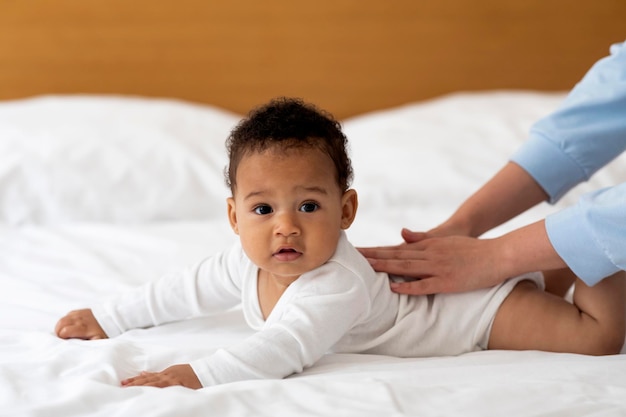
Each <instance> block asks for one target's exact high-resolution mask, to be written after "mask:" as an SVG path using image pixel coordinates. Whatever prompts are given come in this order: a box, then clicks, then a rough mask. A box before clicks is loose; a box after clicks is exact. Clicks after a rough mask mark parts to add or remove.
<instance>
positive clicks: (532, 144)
mask: <svg viewBox="0 0 626 417" xmlns="http://www.w3.org/2000/svg"><path fill="white" fill-rule="evenodd" d="M624 150H626V42H625V43H621V44H616V45H613V46H612V47H611V55H610V56H608V57H605V58H603V59H601V60H600V61H598V62H597V63H596V64H595V65H594V66H593V67H592V68H591V69H590V70H589V72H588V73H587V74H586V75H585V77H584V78H583V79H582V80H581V81H580V82H579V83H578V84H577V85H576V87H574V89H573V90H572V91H571V92H570V94H569V95H568V97H567V98H566V99H565V101H564V102H563V103H562V105H561V106H560V108H559V109H557V110H556V111H555V112H554V113H552V114H551V115H549V116H548V117H546V118H544V119H541V120H539V121H538V122H537V123H536V124H535V125H534V126H533V127H532V128H531V130H530V138H529V140H528V141H527V142H526V143H525V144H524V145H523V146H522V147H521V148H520V149H519V150H518V151H517V153H515V154H514V155H513V157H512V158H511V160H512V161H513V162H515V163H517V164H519V165H520V166H521V167H522V168H524V169H525V170H526V171H527V172H528V173H529V174H530V175H531V176H532V177H533V178H534V179H535V180H536V181H537V182H538V183H539V184H540V185H541V186H542V187H543V189H544V190H545V191H546V192H547V193H548V195H549V197H550V201H551V202H556V201H557V200H558V199H560V198H561V197H562V196H563V194H565V193H566V192H567V191H569V190H570V189H571V188H572V187H574V186H575V185H577V184H578V183H580V182H582V181H586V180H588V179H589V178H590V177H591V176H592V175H593V174H594V173H595V172H596V171H597V170H598V169H600V168H602V167H603V166H604V165H606V164H607V163H608V162H610V161H611V160H613V159H614V158H616V157H617V156H618V155H619V154H621V153H622V152H624ZM546 230H547V233H548V237H549V239H550V242H551V243H552V245H553V246H554V249H555V250H556V251H557V253H558V254H559V256H561V258H562V259H563V260H564V261H565V262H566V263H567V265H568V266H569V267H570V268H571V269H572V270H573V271H574V273H575V274H576V275H578V276H579V277H580V278H581V279H582V280H583V281H585V283H587V284H588V285H593V284H596V283H597V282H599V281H601V280H602V279H603V278H605V277H607V276H609V275H612V274H614V273H615V272H617V271H619V270H626V183H622V184H619V185H615V186H613V187H610V188H606V189H602V190H599V191H595V192H592V193H589V194H586V195H584V196H583V197H582V198H581V199H580V200H579V201H578V202H577V204H575V205H574V206H571V207H568V208H566V209H564V210H562V211H559V212H557V213H555V214H552V215H550V216H548V217H547V218H546Z"/></svg>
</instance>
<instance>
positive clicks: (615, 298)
mask: <svg viewBox="0 0 626 417" xmlns="http://www.w3.org/2000/svg"><path fill="white" fill-rule="evenodd" d="M625 334H626V274H625V273H624V272H619V273H617V274H615V275H612V276H611V277H608V278H606V279H604V280H603V281H601V282H599V283H598V284H596V285H594V286H593V287H589V286H587V285H585V284H584V283H583V282H582V281H581V280H579V279H576V283H575V287H574V298H573V304H571V303H569V302H567V301H566V300H564V299H563V298H561V297H558V296H556V295H554V294H550V293H547V292H544V291H541V290H539V289H538V288H537V287H536V286H535V284H534V283H532V282H530V281H522V282H520V283H519V284H517V286H516V287H515V288H514V289H513V291H512V292H511V294H509V296H508V297H507V298H506V299H505V300H504V302H503V303H502V305H501V306H500V309H499V310H498V313H497V314H496V317H495V319H494V322H493V326H492V330H491V334H490V337H489V349H511V350H545V351H552V352H571V353H581V354H588V355H607V354H615V353H619V352H620V350H621V348H622V345H623V343H624V336H625Z"/></svg>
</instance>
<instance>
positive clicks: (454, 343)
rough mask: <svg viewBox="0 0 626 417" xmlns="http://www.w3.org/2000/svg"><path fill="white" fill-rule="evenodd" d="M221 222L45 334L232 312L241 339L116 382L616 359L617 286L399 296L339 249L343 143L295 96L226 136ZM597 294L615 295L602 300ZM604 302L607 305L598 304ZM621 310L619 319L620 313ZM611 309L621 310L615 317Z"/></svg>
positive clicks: (534, 278) (535, 279)
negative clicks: (426, 363)
mask: <svg viewBox="0 0 626 417" xmlns="http://www.w3.org/2000/svg"><path fill="white" fill-rule="evenodd" d="M227 147H228V153H229V166H228V167H227V171H226V177H227V178H226V182H227V185H228V186H229V187H230V189H231V192H232V197H230V198H228V200H227V204H228V219H229V221H230V225H231V227H232V229H233V231H234V232H235V233H236V234H237V235H239V238H240V239H239V243H238V244H237V245H235V246H234V247H232V248H230V249H228V250H227V251H225V252H223V253H221V254H218V255H216V256H212V257H210V258H207V259H205V260H203V261H202V262H200V263H199V264H198V265H196V266H195V267H193V268H190V269H188V270H185V271H182V272H180V273H179V274H175V275H168V276H165V277H162V278H161V279H159V280H156V281H153V282H150V283H148V284H147V285H145V286H143V287H140V288H138V289H136V290H134V291H132V292H130V293H129V294H125V295H122V296H120V297H118V298H116V299H114V300H112V301H109V302H106V303H104V304H102V305H98V306H94V307H93V308H91V309H84V310H77V311H73V312H70V313H69V314H67V315H66V316H65V317H63V318H62V319H61V320H60V321H59V322H58V324H57V326H56V329H55V330H56V333H57V334H58V336H59V337H62V338H82V339H99V338H107V337H114V336H117V335H119V334H121V333H122V332H124V331H126V330H129V329H132V328H140V327H149V326H156V325H160V324H163V323H167V322H172V321H175V320H183V319H187V318H192V317H199V316H202V315H207V314H209V313H212V312H215V311H221V310H225V309H228V308H231V307H234V306H236V305H238V304H239V303H241V305H242V309H243V313H244V317H245V319H246V321H247V323H248V324H249V325H250V326H251V327H252V328H254V329H255V330H258V331H257V332H256V333H255V334H254V335H252V336H250V337H249V338H247V339H245V340H243V341H241V342H239V343H237V344H235V345H233V346H230V347H228V348H224V349H220V350H218V351H217V352H215V353H214V354H212V355H210V356H207V357H205V358H202V359H199V360H196V361H193V362H191V363H189V364H182V365H174V366H171V367H169V368H167V369H165V370H163V371H160V372H143V373H141V374H140V375H137V376H135V377H132V378H128V379H125V380H123V381H122V385H124V386H136V385H150V386H158V387H165V386H170V385H183V386H185V387H189V388H201V387H207V386H211V385H215V384H222V383H227V382H232V381H239V380H246V379H257V378H283V377H285V376H288V375H291V374H293V373H297V372H301V371H302V370H303V369H304V368H306V367H308V366H311V365H313V364H314V363H315V362H316V361H317V360H319V359H320V358H321V357H322V356H323V355H324V354H325V353H327V352H329V351H332V352H344V353H345V352H351V353H370V354H382V355H394V356H399V357H419V356H441V355H458V354H462V353H465V352H471V351H475V350H481V349H487V348H498V349H544V350H554V351H571V352H581V353H593V354H603V353H613V352H619V350H620V348H621V343H622V342H623V340H624V314H623V311H624V286H623V282H624V280H623V279H621V278H619V277H617V278H613V279H611V278H610V279H607V280H605V281H603V283H605V285H604V286H603V287H600V285H601V284H599V286H596V287H591V288H590V287H584V288H583V287H581V288H580V289H579V287H578V286H577V287H576V288H577V290H576V294H575V296H574V301H575V303H576V304H575V305H572V304H570V303H568V302H566V301H565V300H563V299H562V298H557V297H555V296H553V295H551V294H548V293H545V292H543V291H542V290H541V288H543V281H542V276H541V274H539V273H536V274H531V275H527V276H520V277H515V278H512V279H510V280H508V281H506V282H505V283H504V284H502V285H500V286H497V287H494V288H490V289H485V290H480V291H474V292H468V293H462V294H441V295H430V296H419V297H417V296H413V297H411V296H405V295H398V294H395V293H393V292H392V291H391V290H390V289H389V277H388V276H387V275H386V274H381V273H376V272H374V271H373V270H372V268H371V267H370V265H369V264H368V262H367V261H366V259H365V258H363V256H362V255H361V254H360V253H359V252H358V251H357V250H356V249H355V248H354V247H353V246H352V245H351V244H350V243H349V242H348V240H347V238H346V235H345V232H344V230H345V229H348V228H349V227H350V225H351V224H352V222H353V220H354V218H355V215H356V211H357V205H358V201H357V193H356V191H355V190H353V189H350V188H349V187H350V182H351V179H352V168H351V163H350V159H349V157H348V155H347V151H346V147H347V139H346V137H345V135H344V134H343V133H342V131H341V127H340V125H339V123H338V122H336V121H335V120H334V119H333V118H332V117H331V116H330V115H328V114H326V113H324V112H322V111H320V110H318V109H317V108H315V107H314V106H312V105H309V104H305V103H303V102H302V101H300V100H296V99H277V100H273V101H271V102H270V103H268V104H267V105H265V106H262V107H260V108H258V109H256V110H254V111H252V112H251V113H250V114H249V115H248V117H247V118H245V119H244V120H243V121H242V122H241V123H240V124H239V125H238V126H237V127H236V128H235V129H234V130H233V132H232V133H231V135H230V137H229V138H228V141H227ZM607 292H609V293H610V292H614V293H615V294H619V295H614V296H612V297H609V298H608V299H609V302H607V295H606V293H607ZM611 300H613V301H611ZM620 309H621V310H620ZM620 312H621V314H620Z"/></svg>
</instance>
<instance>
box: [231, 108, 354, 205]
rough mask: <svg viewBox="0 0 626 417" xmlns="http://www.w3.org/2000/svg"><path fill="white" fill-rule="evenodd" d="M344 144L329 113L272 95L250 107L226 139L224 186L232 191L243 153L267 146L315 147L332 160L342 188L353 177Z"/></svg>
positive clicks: (347, 185) (261, 149) (285, 148)
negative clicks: (261, 102) (265, 100)
mask: <svg viewBox="0 0 626 417" xmlns="http://www.w3.org/2000/svg"><path fill="white" fill-rule="evenodd" d="M347 147H348V140H347V138H346V136H345V135H344V134H343V132H342V131H341V125H340V124H339V122H337V121H336V120H335V119H334V118H333V116H332V115H330V114H329V113H327V112H324V111H323V110H320V109H318V108H317V107H315V106H314V105H312V104H308V103H305V102H303V101H302V100H301V99H296V98H287V97H281V98H276V99H273V100H271V101H270V102H269V103H267V104H265V105H263V106H261V107H258V108H256V109H254V110H252V111H251V112H250V113H249V114H248V116H247V117H246V118H245V119H243V120H242V121H241V122H240V123H239V124H238V125H237V126H236V127H235V128H234V129H233V130H232V132H231V133H230V136H229V137H228V139H227V140H226V149H227V151H228V158H229V164H228V166H227V167H226V169H225V170H224V177H225V180H226V185H227V186H228V187H229V188H230V189H231V192H233V193H234V189H235V187H236V185H237V184H236V174H237V168H238V166H239V163H240V162H241V159H242V158H243V157H244V156H245V155H247V154H251V153H254V152H263V151H265V150H267V149H269V148H272V149H276V148H277V149H280V150H288V149H293V148H317V149H320V150H321V151H322V152H324V153H325V154H327V155H328V156H329V157H330V159H331V160H332V161H333V163H334V165H335V168H336V178H337V184H338V185H339V187H340V188H341V189H342V191H346V190H347V189H348V188H349V187H350V184H351V182H352V176H353V173H352V164H351V162H350V158H349V157H348V151H347Z"/></svg>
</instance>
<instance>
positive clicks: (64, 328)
mask: <svg viewBox="0 0 626 417" xmlns="http://www.w3.org/2000/svg"><path fill="white" fill-rule="evenodd" d="M56 333H57V336H59V337H60V338H61V339H74V338H76V339H88V338H89V337H88V336H87V335H86V334H85V333H86V332H85V326H83V325H80V324H69V325H67V324H66V325H61V326H57V329H56Z"/></svg>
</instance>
